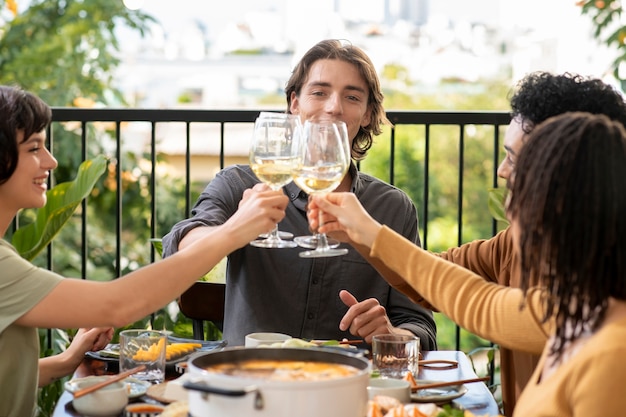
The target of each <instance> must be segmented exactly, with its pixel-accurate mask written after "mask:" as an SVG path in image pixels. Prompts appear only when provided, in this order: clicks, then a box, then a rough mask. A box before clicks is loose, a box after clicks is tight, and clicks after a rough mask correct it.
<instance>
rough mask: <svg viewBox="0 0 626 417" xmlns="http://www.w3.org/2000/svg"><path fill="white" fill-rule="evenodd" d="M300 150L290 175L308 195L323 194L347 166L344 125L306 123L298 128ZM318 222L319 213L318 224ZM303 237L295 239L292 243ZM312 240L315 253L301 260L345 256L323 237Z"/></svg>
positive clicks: (332, 186)
mask: <svg viewBox="0 0 626 417" xmlns="http://www.w3.org/2000/svg"><path fill="white" fill-rule="evenodd" d="M300 148H301V151H300V164H299V166H298V169H297V170H296V173H295V176H294V182H295V183H296V184H297V185H298V187H300V188H301V189H302V190H304V191H305V192H306V193H308V194H325V193H329V192H331V191H333V190H334V189H335V188H337V187H338V186H339V184H340V183H341V181H342V180H343V177H344V176H345V175H346V173H347V172H348V167H349V166H350V145H349V143H348V129H347V127H346V124H345V123H344V122H341V121H337V120H317V121H310V120H307V121H306V122H304V126H303V128H302V137H301V143H300ZM321 221H322V216H321V213H320V225H321ZM306 238H307V237H306V236H299V237H297V238H296V241H300V240H302V239H306ZM315 238H316V240H317V247H316V248H315V250H308V251H304V252H300V256H301V257H303V258H320V257H326V256H339V255H345V254H346V253H348V250H347V249H345V248H333V247H331V246H330V245H329V244H328V238H327V237H326V234H322V233H317V234H316V235H315ZM303 246H305V245H303Z"/></svg>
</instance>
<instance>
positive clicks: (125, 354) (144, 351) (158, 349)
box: [120, 329, 167, 384]
mask: <svg viewBox="0 0 626 417" xmlns="http://www.w3.org/2000/svg"><path fill="white" fill-rule="evenodd" d="M166 345H167V334H166V333H165V332H159V331H156V330H145V329H130V330H124V331H122V332H120V372H124V371H128V370H130V369H133V368H135V367H137V366H139V365H144V366H145V367H146V368H145V370H143V371H141V372H138V373H136V374H134V375H133V377H134V378H137V379H140V380H143V381H150V382H152V383H157V384H158V383H161V382H163V381H164V379H165V349H166Z"/></svg>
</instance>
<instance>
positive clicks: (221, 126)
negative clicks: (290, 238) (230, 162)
mask: <svg viewBox="0 0 626 417" xmlns="http://www.w3.org/2000/svg"><path fill="white" fill-rule="evenodd" d="M224 125H225V123H220V169H224V155H225V153H226V152H225V151H224Z"/></svg>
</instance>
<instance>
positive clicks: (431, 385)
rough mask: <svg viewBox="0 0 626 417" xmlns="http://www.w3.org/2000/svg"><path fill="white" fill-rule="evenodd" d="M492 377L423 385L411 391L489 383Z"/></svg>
mask: <svg viewBox="0 0 626 417" xmlns="http://www.w3.org/2000/svg"><path fill="white" fill-rule="evenodd" d="M489 379H490V377H488V376H485V377H482V378H472V379H460V380H458V381H447V382H433V383H430V384H423V385H419V384H418V385H417V386H416V387H411V391H413V392H415V391H419V390H422V389H429V388H440V387H450V386H452V385H462V384H469V383H471V382H485V381H489Z"/></svg>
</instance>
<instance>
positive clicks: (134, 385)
mask: <svg viewBox="0 0 626 417" xmlns="http://www.w3.org/2000/svg"><path fill="white" fill-rule="evenodd" d="M124 383H125V384H126V388H127V389H128V398H139V397H141V396H142V395H144V394H145V393H146V392H148V388H149V387H150V386H152V384H151V383H150V382H148V381H141V380H139V379H136V378H126V379H125V380H124Z"/></svg>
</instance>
